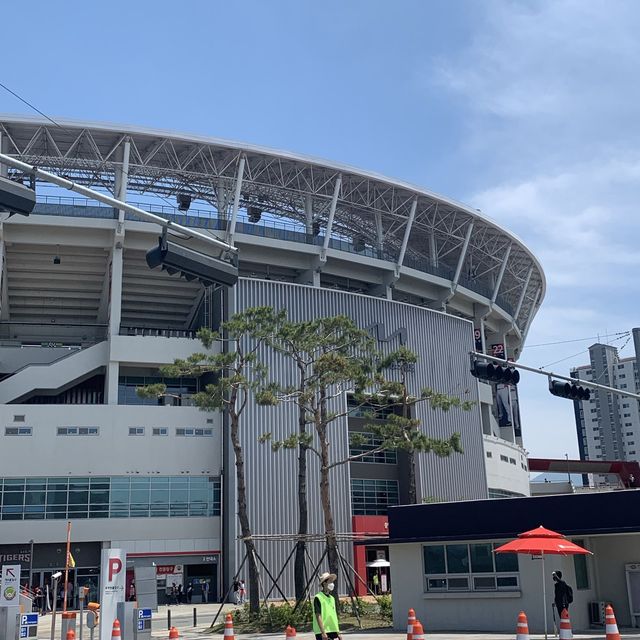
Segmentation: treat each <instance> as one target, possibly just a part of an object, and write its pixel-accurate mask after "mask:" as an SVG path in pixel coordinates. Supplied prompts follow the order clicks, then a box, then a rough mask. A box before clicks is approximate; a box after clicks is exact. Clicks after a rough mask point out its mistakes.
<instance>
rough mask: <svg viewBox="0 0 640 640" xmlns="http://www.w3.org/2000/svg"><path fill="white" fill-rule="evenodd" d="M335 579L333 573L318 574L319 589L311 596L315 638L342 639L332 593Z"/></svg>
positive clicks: (323, 639)
mask: <svg viewBox="0 0 640 640" xmlns="http://www.w3.org/2000/svg"><path fill="white" fill-rule="evenodd" d="M335 580H336V574H335V573H323V574H321V575H320V591H319V592H318V593H316V595H315V596H314V598H313V632H314V633H315V634H316V640H327V638H338V639H339V640H342V637H341V635H340V627H339V625H338V612H337V611H336V599H335V598H334V597H333V593H332V592H333V589H334V587H335V584H334V583H335Z"/></svg>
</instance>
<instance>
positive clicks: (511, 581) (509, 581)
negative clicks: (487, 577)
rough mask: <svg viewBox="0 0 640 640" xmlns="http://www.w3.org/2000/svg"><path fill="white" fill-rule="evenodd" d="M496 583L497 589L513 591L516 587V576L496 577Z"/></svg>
mask: <svg viewBox="0 0 640 640" xmlns="http://www.w3.org/2000/svg"><path fill="white" fill-rule="evenodd" d="M496 582H497V585H498V589H515V588H517V587H518V578H517V576H498V577H497V579H496Z"/></svg>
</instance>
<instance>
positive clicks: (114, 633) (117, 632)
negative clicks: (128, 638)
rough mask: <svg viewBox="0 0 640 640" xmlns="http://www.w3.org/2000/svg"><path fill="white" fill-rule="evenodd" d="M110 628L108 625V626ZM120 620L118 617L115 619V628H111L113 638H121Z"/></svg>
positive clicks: (117, 639) (112, 639)
mask: <svg viewBox="0 0 640 640" xmlns="http://www.w3.org/2000/svg"><path fill="white" fill-rule="evenodd" d="M107 628H108V627H107ZM121 637H122V636H121V635H120V620H118V619H117V618H116V619H115V620H114V621H113V629H112V630H111V640H114V639H115V640H120V638H121Z"/></svg>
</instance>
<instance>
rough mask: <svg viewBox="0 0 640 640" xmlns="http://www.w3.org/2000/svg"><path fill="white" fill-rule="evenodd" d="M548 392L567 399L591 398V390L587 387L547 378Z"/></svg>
mask: <svg viewBox="0 0 640 640" xmlns="http://www.w3.org/2000/svg"><path fill="white" fill-rule="evenodd" d="M549 392H550V393H551V395H552V396H558V397H559V398H567V399H569V400H589V398H591V391H590V390H589V389H588V388H586V387H581V386H580V385H577V384H575V383H569V382H562V381H560V380H551V379H550V380H549Z"/></svg>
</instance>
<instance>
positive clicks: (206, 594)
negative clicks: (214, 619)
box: [202, 580, 209, 602]
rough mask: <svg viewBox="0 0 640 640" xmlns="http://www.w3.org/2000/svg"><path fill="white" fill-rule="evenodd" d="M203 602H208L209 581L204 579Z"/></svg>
mask: <svg viewBox="0 0 640 640" xmlns="http://www.w3.org/2000/svg"><path fill="white" fill-rule="evenodd" d="M202 597H203V602H209V581H208V580H205V581H204V584H203V585H202Z"/></svg>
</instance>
